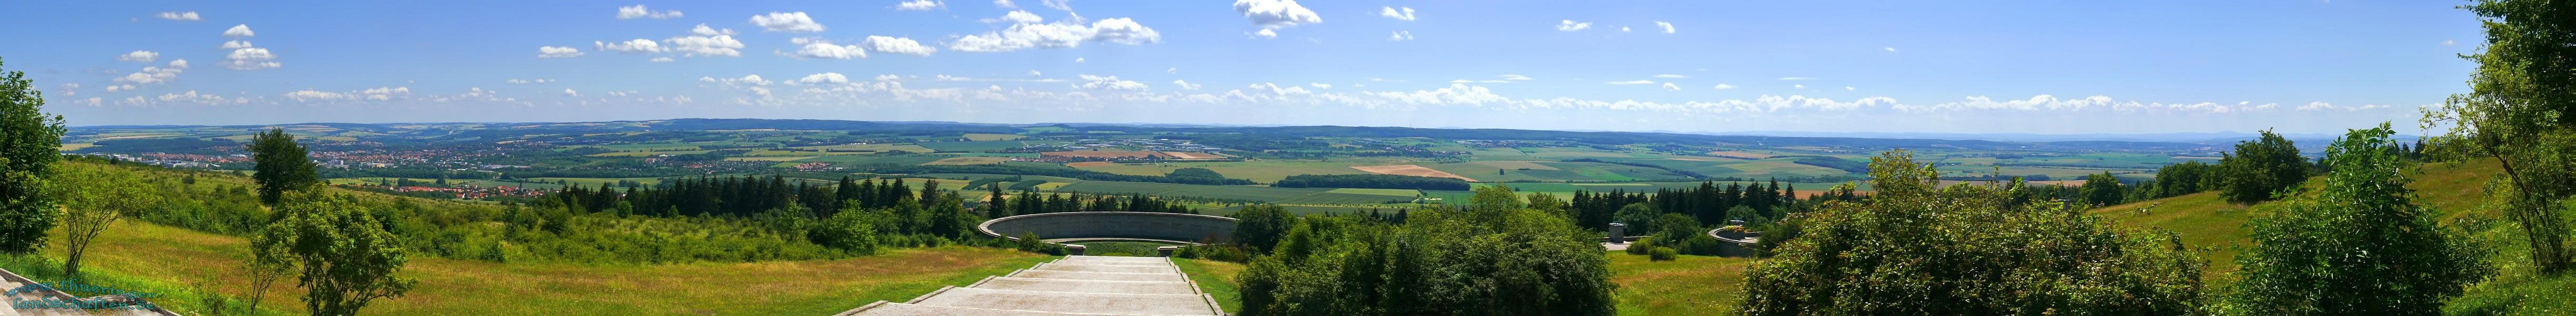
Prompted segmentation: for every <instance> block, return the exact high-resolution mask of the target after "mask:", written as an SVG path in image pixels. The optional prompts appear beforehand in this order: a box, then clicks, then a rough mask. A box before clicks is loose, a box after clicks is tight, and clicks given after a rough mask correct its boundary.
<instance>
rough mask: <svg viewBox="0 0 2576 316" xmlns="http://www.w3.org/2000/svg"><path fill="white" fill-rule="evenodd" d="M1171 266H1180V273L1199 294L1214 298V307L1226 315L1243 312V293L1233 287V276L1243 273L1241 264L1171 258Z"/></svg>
mask: <svg viewBox="0 0 2576 316" xmlns="http://www.w3.org/2000/svg"><path fill="white" fill-rule="evenodd" d="M1172 264H1174V265H1179V266H1181V273H1182V274H1188V275H1190V282H1196V283H1198V285H1199V291H1200V292H1207V293H1208V296H1214V297H1216V305H1217V306H1220V307H1224V308H1225V312H1226V313H1238V312H1243V292H1242V291H1240V290H1237V289H1235V286H1234V275H1235V274H1241V273H1243V264H1241V263H1233V262H1224V261H1216V260H1199V259H1181V258H1172Z"/></svg>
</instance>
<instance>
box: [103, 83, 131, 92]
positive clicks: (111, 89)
mask: <svg viewBox="0 0 2576 316" xmlns="http://www.w3.org/2000/svg"><path fill="white" fill-rule="evenodd" d="M126 90H134V85H130V84H121V85H112V86H107V92H117V91H126Z"/></svg>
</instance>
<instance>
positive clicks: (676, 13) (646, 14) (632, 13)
mask: <svg viewBox="0 0 2576 316" xmlns="http://www.w3.org/2000/svg"><path fill="white" fill-rule="evenodd" d="M681 16H683V15H682V14H680V10H670V11H660V12H655V11H653V10H652V9H646V8H644V5H641V4H638V5H635V6H629V7H617V18H618V19H621V20H623V19H638V18H649V19H657V20H658V19H674V18H679V17H681Z"/></svg>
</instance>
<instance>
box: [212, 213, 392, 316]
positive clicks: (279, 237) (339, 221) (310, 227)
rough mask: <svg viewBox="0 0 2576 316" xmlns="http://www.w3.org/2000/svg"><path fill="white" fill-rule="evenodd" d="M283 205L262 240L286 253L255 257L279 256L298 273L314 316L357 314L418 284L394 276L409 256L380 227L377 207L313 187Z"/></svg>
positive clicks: (265, 230)
mask: <svg viewBox="0 0 2576 316" xmlns="http://www.w3.org/2000/svg"><path fill="white" fill-rule="evenodd" d="M278 205H279V206H278V208H277V211H276V214H277V219H276V220H275V221H273V222H271V223H269V224H268V227H267V228H266V229H264V230H262V231H261V232H260V236H259V237H258V238H262V239H266V241H265V242H267V243H273V244H272V245H274V247H275V248H274V249H277V250H281V251H275V252H274V253H271V252H261V251H258V250H256V248H254V252H253V255H263V254H265V255H269V256H278V257H277V259H278V260H279V261H283V262H287V263H290V264H291V265H292V266H294V267H296V268H298V269H297V270H295V273H294V276H295V278H296V284H297V286H300V287H303V288H304V289H305V294H304V306H305V309H306V310H310V311H312V312H313V314H314V315H357V314H358V310H359V309H360V308H365V307H366V306H367V303H369V302H373V301H375V300H376V299H381V298H390V297H400V296H402V295H403V293H405V292H410V291H411V289H412V287H413V286H415V285H417V284H418V283H419V281H416V280H410V279H404V278H401V277H397V276H395V275H394V274H395V273H396V272H399V271H401V270H402V266H403V264H404V263H407V262H409V261H410V257H409V254H410V251H409V250H408V249H406V248H404V247H403V245H402V241H401V240H399V239H397V237H396V236H395V235H394V234H393V233H392V232H388V231H386V230H385V226H384V223H380V222H377V220H376V217H375V216H374V215H373V214H374V213H375V212H376V210H374V208H373V207H370V206H368V205H366V204H362V203H360V202H358V201H357V199H356V198H353V197H349V196H344V195H333V194H330V193H326V192H322V190H320V189H314V188H310V187H308V188H307V189H301V190H294V191H288V192H286V194H284V196H282V197H281V198H280V199H279V204H278ZM257 243H259V242H254V244H257Z"/></svg>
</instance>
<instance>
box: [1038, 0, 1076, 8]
mask: <svg viewBox="0 0 2576 316" xmlns="http://www.w3.org/2000/svg"><path fill="white" fill-rule="evenodd" d="M1072 2H1073V0H1038V5H1044V6H1046V7H1047V8H1048V9H1056V10H1057V11H1073V3H1072Z"/></svg>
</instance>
